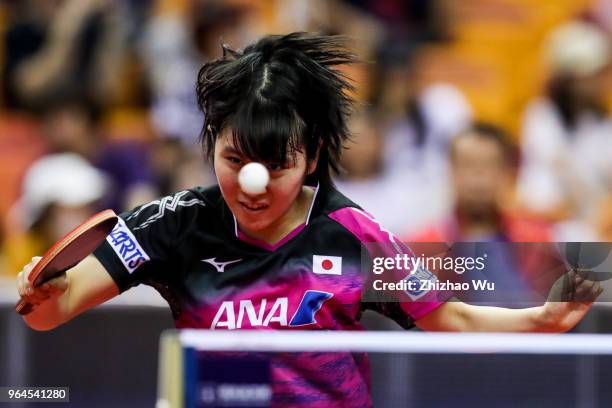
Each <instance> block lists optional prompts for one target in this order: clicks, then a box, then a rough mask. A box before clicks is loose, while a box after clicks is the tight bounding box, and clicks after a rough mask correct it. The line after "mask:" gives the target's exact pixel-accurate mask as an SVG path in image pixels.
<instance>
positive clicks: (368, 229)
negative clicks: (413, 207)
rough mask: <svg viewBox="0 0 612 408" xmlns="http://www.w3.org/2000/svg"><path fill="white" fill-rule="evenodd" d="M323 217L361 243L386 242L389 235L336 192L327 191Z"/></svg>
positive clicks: (365, 213) (359, 207)
mask: <svg viewBox="0 0 612 408" xmlns="http://www.w3.org/2000/svg"><path fill="white" fill-rule="evenodd" d="M322 201H324V204H322V206H323V207H324V208H323V211H322V213H323V215H324V216H325V217H327V218H328V219H329V220H331V221H333V222H334V223H337V224H338V225H340V226H341V227H342V228H343V229H345V230H346V231H348V232H350V233H351V234H352V235H353V236H355V237H356V238H357V239H359V240H360V241H362V242H372V241H377V242H380V241H388V240H389V239H390V236H391V233H390V232H389V231H388V230H387V229H385V228H384V227H383V226H382V225H380V224H379V223H378V221H377V220H376V219H375V218H374V217H373V216H372V215H371V214H369V213H368V212H367V211H365V210H364V209H363V208H361V206H359V205H358V204H356V203H355V202H353V201H352V200H350V199H349V198H348V197H346V196H345V195H343V194H342V193H340V192H339V191H337V190H336V189H333V188H332V189H329V190H327V191H326V192H325V198H324V199H323V200H322Z"/></svg>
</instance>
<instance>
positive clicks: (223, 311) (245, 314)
mask: <svg viewBox="0 0 612 408" xmlns="http://www.w3.org/2000/svg"><path fill="white" fill-rule="evenodd" d="M333 296H334V295H333V294H332V293H329V292H323V291H319V290H307V291H306V292H305V293H304V296H303V297H302V300H301V301H300V305H299V306H298V308H297V310H296V311H295V313H294V314H293V317H292V318H291V320H290V321H289V324H287V320H288V319H287V309H288V305H289V299H288V298H286V297H282V298H277V299H276V300H275V301H274V304H273V305H272V307H270V308H269V310H267V311H266V308H267V305H268V303H271V301H268V299H262V300H261V303H260V304H259V308H256V306H254V305H253V302H252V301H251V300H250V299H246V300H241V301H239V302H234V301H231V300H229V301H225V302H223V303H222V304H221V307H220V308H219V310H217V313H216V314H215V317H214V318H213V322H212V324H211V325H210V328H211V329H212V330H214V329H217V328H225V329H228V330H234V329H240V328H242V327H243V324H244V323H248V325H250V326H251V327H257V326H265V327H267V326H269V325H270V323H278V325H279V326H290V327H295V326H306V325H309V324H313V323H317V320H316V318H315V315H316V314H317V312H318V311H319V310H320V309H321V307H322V306H323V303H324V302H326V301H327V300H329V299H331V298H332V297H333ZM236 303H238V310H236ZM245 319H246V321H245Z"/></svg>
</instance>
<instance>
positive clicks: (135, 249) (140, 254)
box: [106, 218, 150, 273]
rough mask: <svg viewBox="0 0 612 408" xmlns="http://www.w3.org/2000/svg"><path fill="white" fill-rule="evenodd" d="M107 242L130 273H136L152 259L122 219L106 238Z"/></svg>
mask: <svg viewBox="0 0 612 408" xmlns="http://www.w3.org/2000/svg"><path fill="white" fill-rule="evenodd" d="M106 241H107V242H108V243H109V244H110V246H111V248H113V251H115V253H116V254H117V256H118V257H119V259H121V262H122V263H123V266H125V269H127V271H128V272H129V273H132V272H134V271H135V270H136V268H138V267H139V266H140V265H141V264H143V263H145V262H147V261H148V260H149V259H150V258H149V255H147V253H146V252H145V251H144V249H142V248H141V247H140V244H138V241H137V240H136V237H134V234H132V231H130V229H129V228H128V227H127V225H126V224H125V221H123V219H121V218H119V221H117V224H116V225H115V228H113V230H112V231H111V233H110V234H108V236H107V237H106Z"/></svg>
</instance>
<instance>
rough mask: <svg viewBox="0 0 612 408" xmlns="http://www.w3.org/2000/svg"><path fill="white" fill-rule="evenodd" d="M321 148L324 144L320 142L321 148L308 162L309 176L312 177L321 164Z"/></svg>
mask: <svg viewBox="0 0 612 408" xmlns="http://www.w3.org/2000/svg"><path fill="white" fill-rule="evenodd" d="M321 146H323V142H319V147H318V148H317V152H316V153H315V156H314V157H313V158H312V159H310V160H308V167H307V169H306V175H307V176H310V175H311V174H312V173H314V171H315V170H316V169H317V164H318V163H319V153H321Z"/></svg>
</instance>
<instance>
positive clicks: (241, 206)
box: [214, 133, 316, 239]
mask: <svg viewBox="0 0 612 408" xmlns="http://www.w3.org/2000/svg"><path fill="white" fill-rule="evenodd" d="M226 135H227V133H224V134H223V135H220V136H219V137H218V138H217V141H216V143H215V155H214V160H215V173H216V175H217V179H218V181H219V186H220V187H221V191H222V193H223V197H224V198H225V201H226V202H227V204H228V206H229V208H230V209H231V210H232V213H233V214H234V216H235V217H236V220H237V221H238V224H239V225H240V228H241V229H242V230H243V231H244V232H246V233H247V234H250V235H252V236H255V237H256V238H262V239H265V238H264V237H266V236H275V235H276V232H277V231H278V229H283V228H285V227H287V226H294V225H293V224H295V223H296V222H298V225H299V223H301V221H300V220H299V218H300V217H301V216H302V214H301V213H302V212H303V211H301V209H302V207H303V205H302V204H303V202H304V200H303V198H304V197H303V196H304V192H303V185H304V179H305V178H306V175H307V174H309V173H311V172H312V171H314V169H315V167H316V161H313V162H310V163H307V160H306V156H305V155H304V153H303V152H297V153H296V154H295V157H294V158H293V160H292V159H290V160H289V162H287V163H262V164H264V165H265V166H266V167H267V168H268V171H269V172H270V182H269V183H268V186H267V188H266V191H265V193H262V194H256V195H253V194H247V193H245V192H243V191H242V190H241V189H240V185H239V184H238V173H239V172H240V169H241V168H242V166H244V165H245V164H247V163H249V162H251V161H252V160H251V159H249V158H248V157H245V156H243V155H241V154H240V153H238V151H237V150H236V148H235V146H234V145H233V143H232V140H231V137H227V136H226Z"/></svg>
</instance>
